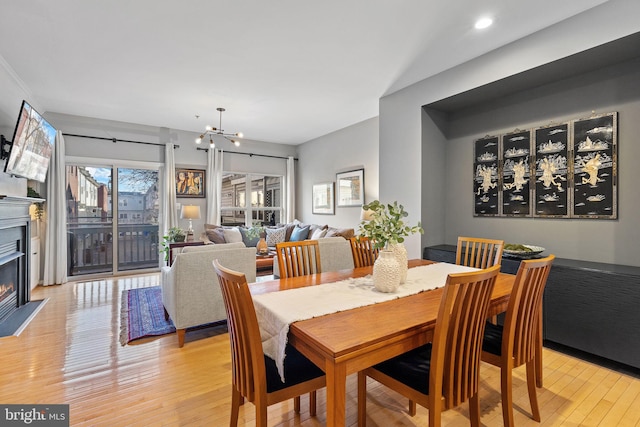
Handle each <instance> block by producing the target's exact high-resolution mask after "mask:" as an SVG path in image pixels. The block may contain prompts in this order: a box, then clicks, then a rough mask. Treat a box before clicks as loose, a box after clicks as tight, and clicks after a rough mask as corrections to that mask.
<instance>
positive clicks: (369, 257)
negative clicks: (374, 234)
mask: <svg viewBox="0 0 640 427" xmlns="http://www.w3.org/2000/svg"><path fill="white" fill-rule="evenodd" d="M349 241H350V242H351V254H352V255H353V266H354V267H355V268H358V267H368V266H370V265H373V263H374V262H376V259H378V252H379V251H378V249H376V248H374V247H373V243H372V242H371V240H370V239H369V238H368V237H365V236H355V237H352V238H350V239H349Z"/></svg>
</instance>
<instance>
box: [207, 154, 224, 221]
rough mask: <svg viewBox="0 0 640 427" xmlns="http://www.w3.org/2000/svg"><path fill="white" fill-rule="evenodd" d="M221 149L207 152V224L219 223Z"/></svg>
mask: <svg viewBox="0 0 640 427" xmlns="http://www.w3.org/2000/svg"><path fill="white" fill-rule="evenodd" d="M222 154H223V151H222V150H218V149H216V148H210V149H209V150H208V152H207V224H215V225H220V208H221V205H222Z"/></svg>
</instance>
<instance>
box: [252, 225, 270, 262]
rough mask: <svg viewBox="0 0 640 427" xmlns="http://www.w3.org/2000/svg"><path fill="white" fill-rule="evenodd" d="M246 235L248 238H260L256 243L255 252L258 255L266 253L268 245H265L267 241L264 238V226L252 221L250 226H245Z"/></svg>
mask: <svg viewBox="0 0 640 427" xmlns="http://www.w3.org/2000/svg"><path fill="white" fill-rule="evenodd" d="M247 237H248V238H249V239H257V238H259V239H260V240H259V241H258V243H257V244H256V253H258V254H260V255H266V254H268V253H269V247H268V246H267V241H266V240H265V231H264V227H263V226H262V225H261V224H260V222H254V223H253V225H252V226H251V227H249V228H247Z"/></svg>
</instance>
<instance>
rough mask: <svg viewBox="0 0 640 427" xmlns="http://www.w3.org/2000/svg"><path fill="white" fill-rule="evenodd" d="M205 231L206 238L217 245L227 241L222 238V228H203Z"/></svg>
mask: <svg viewBox="0 0 640 427" xmlns="http://www.w3.org/2000/svg"><path fill="white" fill-rule="evenodd" d="M205 233H206V235H207V239H209V240H210V241H212V242H213V243H215V244H217V245H219V244H221V243H227V241H226V240H225V239H224V228H220V227H218V228H209V229H206V230H205Z"/></svg>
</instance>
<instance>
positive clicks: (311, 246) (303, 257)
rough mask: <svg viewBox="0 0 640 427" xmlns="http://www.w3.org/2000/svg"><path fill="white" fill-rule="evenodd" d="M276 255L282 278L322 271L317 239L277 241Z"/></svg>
mask: <svg viewBox="0 0 640 427" xmlns="http://www.w3.org/2000/svg"><path fill="white" fill-rule="evenodd" d="M276 256H277V257H278V268H279V270H280V277H281V278H287V277H297V276H307V275H309V274H315V273H321V272H322V268H321V265H320V250H319V249H318V241H317V240H303V241H301V242H283V243H277V244H276Z"/></svg>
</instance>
